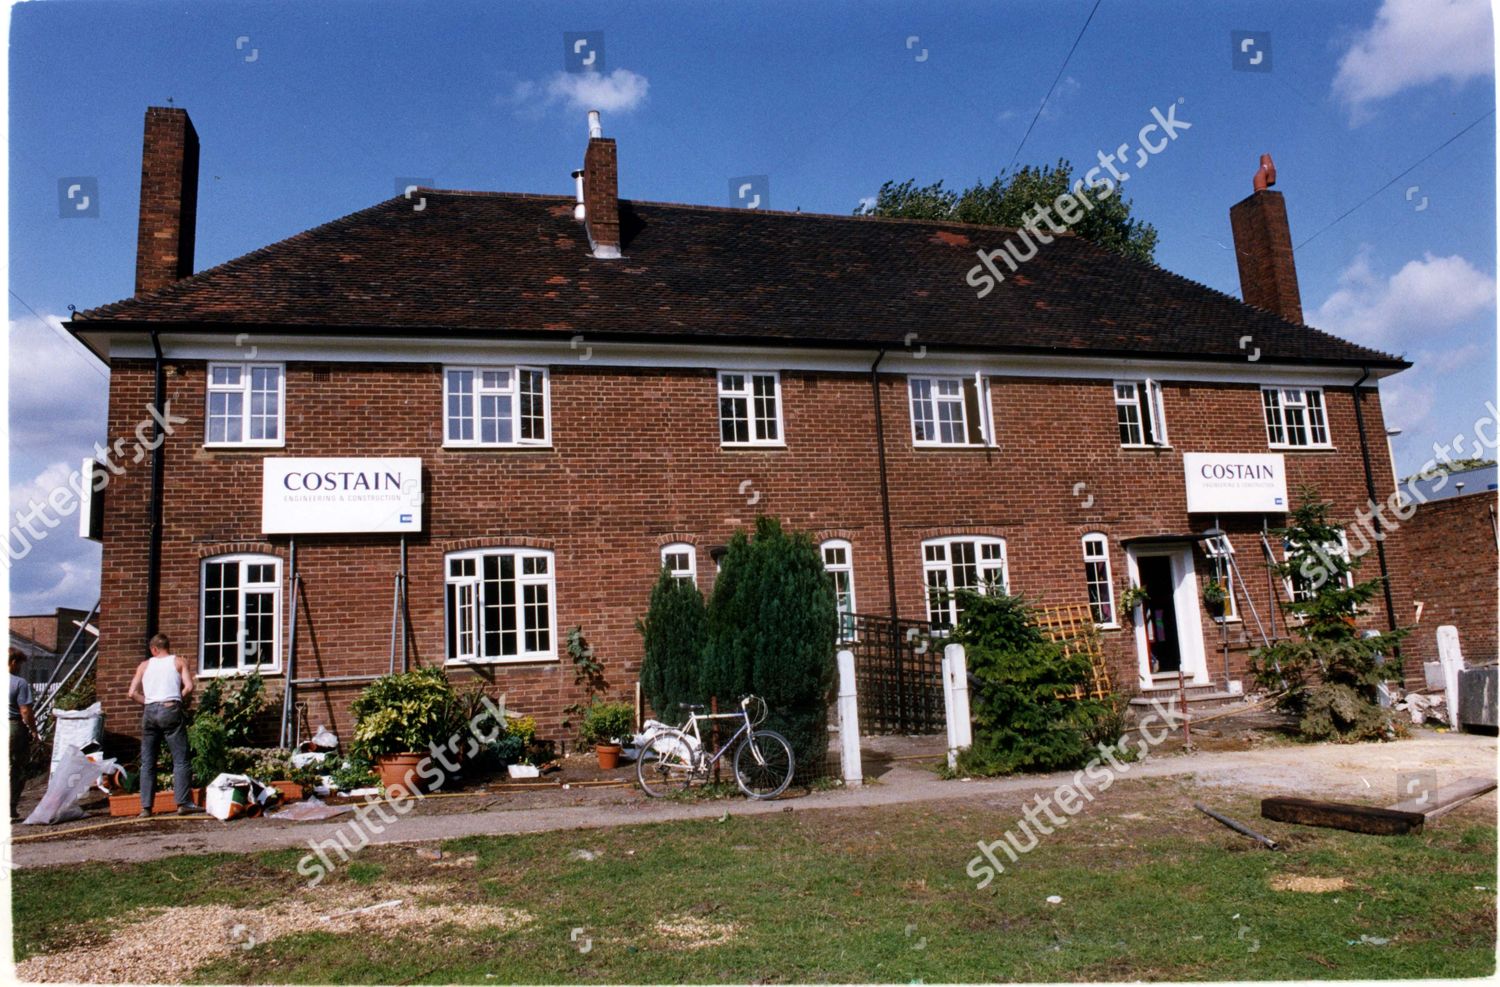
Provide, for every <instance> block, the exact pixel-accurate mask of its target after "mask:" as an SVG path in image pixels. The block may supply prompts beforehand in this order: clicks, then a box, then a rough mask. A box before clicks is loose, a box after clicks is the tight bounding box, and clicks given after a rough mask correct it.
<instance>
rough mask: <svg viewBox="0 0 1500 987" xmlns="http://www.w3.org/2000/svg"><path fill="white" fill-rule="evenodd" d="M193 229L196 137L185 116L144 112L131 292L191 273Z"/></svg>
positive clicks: (162, 110) (156, 109) (169, 110)
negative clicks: (143, 134)
mask: <svg viewBox="0 0 1500 987" xmlns="http://www.w3.org/2000/svg"><path fill="white" fill-rule="evenodd" d="M197 224H198V132H197V131H196V130H194V129H193V123H192V121H191V120H189V119H188V115H187V111H186V110H181V109H177V108H174V107H167V106H153V107H150V108H149V109H147V110H146V130H145V139H144V143H143V147H142V150H141V215H140V226H139V232H138V235H137V240H136V254H135V293H136V294H137V295H143V294H145V293H147V292H150V291H155V290H157V289H158V288H163V287H166V286H167V285H169V284H171V283H172V282H173V281H176V280H178V279H179V278H185V277H187V276H188V275H190V274H192V273H193V246H194V245H193V241H194V237H195V236H196V230H197Z"/></svg>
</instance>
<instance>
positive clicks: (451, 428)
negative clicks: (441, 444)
mask: <svg viewBox="0 0 1500 987" xmlns="http://www.w3.org/2000/svg"><path fill="white" fill-rule="evenodd" d="M473 439H474V372H473V371H472V370H450V371H448V440H449V441H450V442H472V441H473Z"/></svg>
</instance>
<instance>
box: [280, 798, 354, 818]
mask: <svg viewBox="0 0 1500 987" xmlns="http://www.w3.org/2000/svg"><path fill="white" fill-rule="evenodd" d="M353 811H354V806H352V805H329V804H328V803H327V802H324V801H323V800H322V799H320V798H317V797H316V796H314V797H312V798H309V799H305V800H303V801H301V802H298V803H296V804H295V805H293V806H291V807H289V808H286V809H282V810H281V811H280V812H278V813H275V814H274V815H272V816H271V818H272V819H285V820H287V821H289V822H317V821H318V820H320V819H332V818H333V817H334V816H337V815H342V814H343V813H345V812H353Z"/></svg>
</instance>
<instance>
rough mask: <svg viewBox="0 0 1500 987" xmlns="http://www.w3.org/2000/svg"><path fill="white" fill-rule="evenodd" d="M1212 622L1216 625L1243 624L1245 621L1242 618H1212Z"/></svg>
mask: <svg viewBox="0 0 1500 987" xmlns="http://www.w3.org/2000/svg"><path fill="white" fill-rule="evenodd" d="M1213 622H1214V623H1216V624H1243V623H1244V622H1245V621H1244V618H1242V617H1214V618H1213Z"/></svg>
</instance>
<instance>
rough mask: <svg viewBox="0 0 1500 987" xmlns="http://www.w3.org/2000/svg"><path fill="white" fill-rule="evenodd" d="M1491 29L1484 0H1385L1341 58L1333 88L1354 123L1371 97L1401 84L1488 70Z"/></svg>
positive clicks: (1461, 78) (1457, 81)
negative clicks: (1370, 22) (1345, 105)
mask: <svg viewBox="0 0 1500 987" xmlns="http://www.w3.org/2000/svg"><path fill="white" fill-rule="evenodd" d="M1491 31H1492V26H1491V21H1490V5H1489V2H1488V0H1385V2H1384V3H1383V4H1381V7H1380V10H1379V11H1378V12H1377V13H1376V14H1375V23H1374V24H1372V25H1370V27H1369V28H1367V29H1366V30H1364V31H1361V32H1360V33H1359V34H1358V35H1356V36H1355V38H1354V40H1353V43H1352V44H1351V45H1350V47H1349V50H1348V51H1346V52H1345V53H1344V56H1343V58H1341V59H1339V68H1338V73H1337V74H1336V75H1335V76H1334V79H1333V91H1334V94H1335V95H1336V96H1338V97H1339V99H1341V100H1343V101H1344V102H1345V103H1346V104H1348V105H1349V107H1350V111H1351V114H1352V117H1353V120H1354V122H1355V123H1358V122H1360V121H1361V120H1364V119H1366V118H1367V117H1368V116H1369V111H1368V106H1369V104H1370V103H1373V102H1375V101H1377V100H1381V99H1385V98H1386V97H1388V96H1393V95H1395V94H1396V93H1398V92H1401V91H1402V90H1405V89H1410V88H1413V87H1415V86H1423V85H1427V84H1429V83H1433V82H1439V81H1442V80H1447V81H1449V82H1451V83H1453V84H1454V85H1455V86H1458V85H1461V84H1462V83H1465V82H1468V81H1469V80H1470V79H1476V78H1479V77H1482V76H1486V75H1491V74H1493V72H1494V43H1493V41H1492V38H1491Z"/></svg>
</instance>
